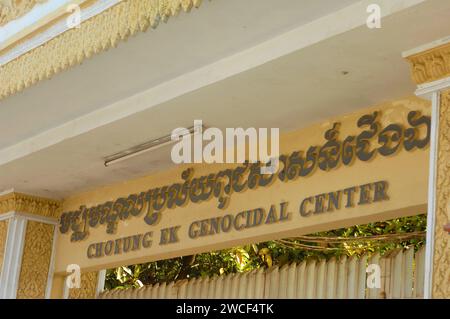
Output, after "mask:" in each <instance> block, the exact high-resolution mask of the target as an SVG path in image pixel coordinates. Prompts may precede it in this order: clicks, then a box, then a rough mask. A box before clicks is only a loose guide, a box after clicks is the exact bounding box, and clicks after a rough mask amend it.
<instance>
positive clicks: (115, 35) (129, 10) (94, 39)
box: [0, 0, 202, 99]
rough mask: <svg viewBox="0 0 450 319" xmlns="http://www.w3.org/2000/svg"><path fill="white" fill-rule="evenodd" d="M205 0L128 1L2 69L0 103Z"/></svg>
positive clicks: (0, 70) (0, 74)
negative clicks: (0, 100)
mask: <svg viewBox="0 0 450 319" xmlns="http://www.w3.org/2000/svg"><path fill="white" fill-rule="evenodd" d="M201 2H202V0H132V1H130V0H125V1H122V2H120V3H118V4H117V5H115V6H113V7H111V8H109V9H107V10H105V11H104V12H102V13H100V14H98V15H96V16H94V17H92V18H91V19H89V20H87V21H85V22H83V23H82V24H81V25H80V28H74V29H70V30H68V31H66V32H64V33H63V34H61V35H59V36H57V37H55V38H53V39H51V40H50V41H48V42H46V43H45V44H44V45H42V46H40V47H37V48H35V49H33V50H31V51H29V52H27V53H25V54H24V55H21V56H20V57H18V58H17V59H15V60H13V61H11V62H9V63H7V64H5V65H3V66H2V67H1V68H0V99H3V98H5V97H7V96H9V95H12V94H15V93H17V92H20V91H22V90H23V89H25V88H27V87H29V86H31V85H33V84H36V83H37V82H39V81H42V80H44V79H48V78H50V77H52V76H53V75H55V74H57V73H59V72H61V71H64V70H66V69H68V68H70V67H72V66H74V65H77V64H80V63H81V62H82V61H83V60H84V59H86V58H90V57H91V56H92V55H94V54H97V53H100V52H103V51H106V50H108V49H109V48H111V47H115V46H117V44H118V42H119V41H123V40H126V39H127V38H128V37H129V36H131V35H134V34H136V33H137V32H138V31H142V32H145V31H146V30H147V29H148V27H149V26H151V27H152V28H156V26H157V25H158V23H159V22H160V21H167V20H168V19H169V18H170V17H172V16H176V15H177V14H178V13H179V11H180V10H183V11H185V12H189V11H190V10H191V9H192V8H193V7H195V8H198V7H199V6H200V5H201Z"/></svg>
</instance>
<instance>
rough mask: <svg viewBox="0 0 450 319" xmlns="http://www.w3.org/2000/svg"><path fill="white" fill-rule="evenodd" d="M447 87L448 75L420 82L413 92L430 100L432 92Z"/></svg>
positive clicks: (448, 82)
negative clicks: (435, 79)
mask: <svg viewBox="0 0 450 319" xmlns="http://www.w3.org/2000/svg"><path fill="white" fill-rule="evenodd" d="M448 88H450V77H447V78H444V79H440V80H437V81H433V82H430V83H425V84H421V85H419V86H418V87H417V90H416V92H415V93H416V95H417V96H420V97H423V98H426V99H428V100H432V98H433V93H434V92H439V91H442V90H445V89H448Z"/></svg>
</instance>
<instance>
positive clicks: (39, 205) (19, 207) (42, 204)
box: [0, 193, 61, 218]
mask: <svg viewBox="0 0 450 319" xmlns="http://www.w3.org/2000/svg"><path fill="white" fill-rule="evenodd" d="M60 207H61V203H60V202H59V201H56V200H51V199H46V198H40V197H36V196H30V195H25V194H21V193H9V194H6V195H3V196H0V214H4V213H8V212H11V211H15V212H22V213H28V214H34V215H39V216H44V217H53V218H58V217H59V211H60Z"/></svg>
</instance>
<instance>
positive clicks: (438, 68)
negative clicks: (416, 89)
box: [406, 43, 450, 84]
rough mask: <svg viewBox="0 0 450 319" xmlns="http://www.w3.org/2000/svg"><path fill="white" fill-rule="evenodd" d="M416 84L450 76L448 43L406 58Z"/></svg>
mask: <svg viewBox="0 0 450 319" xmlns="http://www.w3.org/2000/svg"><path fill="white" fill-rule="evenodd" d="M406 59H407V60H408V61H409V63H410V64H411V73H412V78H413V80H414V82H416V84H423V83H426V82H433V81H436V80H439V79H442V78H445V77H448V76H450V43H448V44H445V45H442V46H440V47H438V48H434V49H432V50H429V51H425V52H422V53H419V54H415V55H412V56H410V57H407V58H406Z"/></svg>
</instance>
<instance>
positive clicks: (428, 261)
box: [424, 91, 440, 299]
mask: <svg viewBox="0 0 450 319" xmlns="http://www.w3.org/2000/svg"><path fill="white" fill-rule="evenodd" d="M439 103H440V92H439V91H435V92H434V93H433V98H432V110H431V146H430V167H429V177H428V213H427V236H426V248H425V282H424V298H425V299H430V298H432V293H431V292H432V289H431V288H432V285H433V256H434V230H435V216H436V176H437V157H438V142H439Z"/></svg>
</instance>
